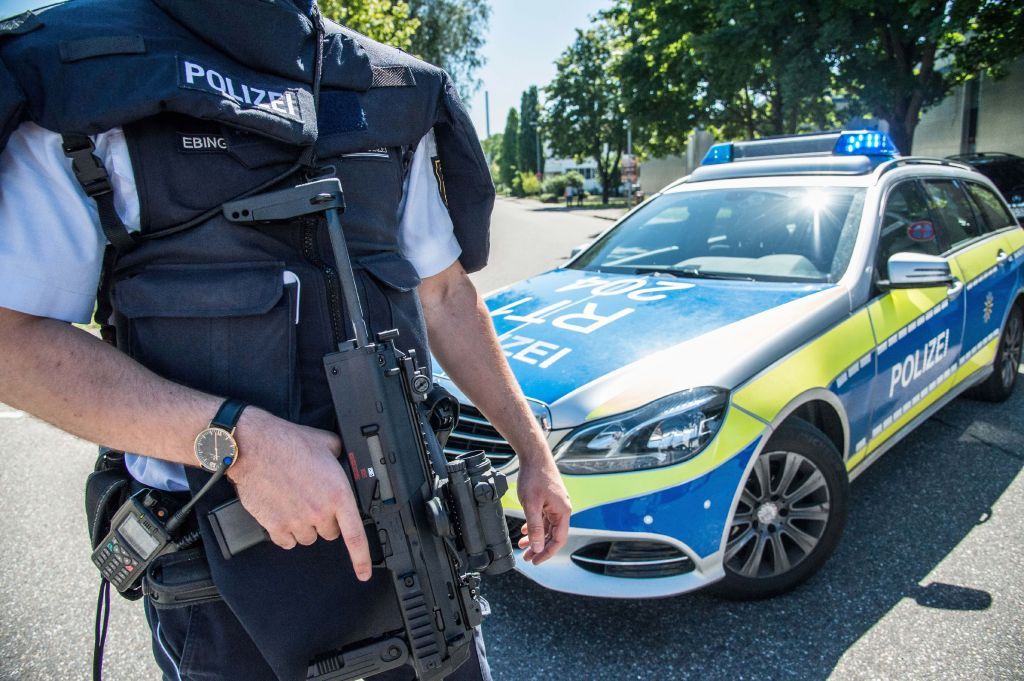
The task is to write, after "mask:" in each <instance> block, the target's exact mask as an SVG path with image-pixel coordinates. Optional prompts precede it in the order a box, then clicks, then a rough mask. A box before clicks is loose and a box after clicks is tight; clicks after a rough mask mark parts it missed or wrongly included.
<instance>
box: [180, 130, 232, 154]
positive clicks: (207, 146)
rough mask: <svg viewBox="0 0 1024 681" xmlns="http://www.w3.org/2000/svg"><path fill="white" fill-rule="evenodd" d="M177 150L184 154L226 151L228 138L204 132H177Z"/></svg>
mask: <svg viewBox="0 0 1024 681" xmlns="http://www.w3.org/2000/svg"><path fill="white" fill-rule="evenodd" d="M177 147H178V151H180V152H182V153H185V154H216V153H218V152H222V151H227V149H228V138H227V137H225V136H224V135H217V134H214V133H205V132H196V133H192V132H179V133H178V134H177Z"/></svg>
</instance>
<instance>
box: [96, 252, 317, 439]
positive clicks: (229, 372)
mask: <svg viewBox="0 0 1024 681" xmlns="http://www.w3.org/2000/svg"><path fill="white" fill-rule="evenodd" d="M287 274H288V273H286V271H285V269H284V264H283V263H280V262H259V263H235V264H212V265H211V264H201V265H200V264H196V265H188V264H186V265H158V266H150V267H147V268H146V269H144V270H142V271H141V272H139V273H138V274H135V275H134V276H131V277H129V278H126V279H123V280H120V281H118V282H117V283H116V284H115V287H114V306H115V309H116V311H117V313H118V316H119V317H120V320H121V322H122V323H121V324H119V326H121V327H122V329H121V332H120V333H119V338H118V344H119V345H120V347H122V349H124V350H125V351H126V352H127V353H128V354H129V355H131V356H132V357H133V358H135V359H136V360H137V361H138V362H140V363H141V364H142V365H144V366H146V367H148V368H149V369H151V370H152V371H154V372H156V373H157V374H160V375H161V376H164V377H165V378H168V379H170V380H173V381H176V382H178V383H182V384H184V385H187V386H190V387H192V388H196V389H197V390H202V391H205V392H209V393H212V394H214V395H221V396H224V397H235V398H239V399H242V400H245V401H246V402H249V403H250V404H253V405H256V406H259V407H261V408H263V409H266V410H267V411H269V412H271V413H273V414H276V415H277V416H280V417H282V418H288V419H291V420H294V419H296V418H297V416H298V402H299V400H298V390H297V387H298V386H297V381H296V368H295V344H296V320H297V316H296V313H297V309H298V283H297V281H296V280H295V277H294V275H293V276H292V277H288V276H287ZM289 281H291V282H292V283H288V282H289Z"/></svg>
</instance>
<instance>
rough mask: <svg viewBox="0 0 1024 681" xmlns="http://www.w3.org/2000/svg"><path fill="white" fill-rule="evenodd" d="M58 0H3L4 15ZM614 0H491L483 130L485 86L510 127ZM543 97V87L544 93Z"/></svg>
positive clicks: (498, 124) (499, 121)
mask: <svg viewBox="0 0 1024 681" xmlns="http://www.w3.org/2000/svg"><path fill="white" fill-rule="evenodd" d="M50 1H52V0H0V16H6V15H9V14H14V13H15V12H18V11H21V10H23V9H26V8H31V7H39V6H41V5H46V4H49V2H50ZM611 6H612V0H491V21H490V28H489V29H488V31H487V43H486V44H485V45H484V48H483V56H484V57H485V58H486V60H487V63H486V64H484V66H483V67H482V68H481V69H480V70H479V71H478V73H477V77H478V78H479V79H480V80H481V81H482V83H483V85H482V86H481V87H480V90H479V91H478V92H477V93H476V95H475V96H474V97H473V98H472V99H471V100H470V101H468V102H467V105H468V106H469V108H470V113H471V114H472V116H473V124H474V125H475V126H476V130H477V134H478V135H479V136H480V137H481V139H482V138H484V137H486V135H487V124H486V115H485V111H486V107H485V106H484V92H485V91H487V92H489V93H490V97H491V132H492V133H495V132H501V131H502V130H504V129H505V117H506V116H508V110H509V109H511V108H512V107H515V108H516V109H518V108H519V98H520V97H521V96H522V94H523V91H524V90H526V88H528V87H530V86H531V85H536V86H537V87H541V88H542V87H544V86H545V85H547V84H548V83H550V82H551V80H552V79H553V78H554V76H555V59H557V58H558V56H559V55H560V54H561V53H562V51H563V50H565V48H567V47H568V46H569V45H570V44H571V43H572V41H573V40H574V39H575V38H576V29H577V28H586V27H587V26H588V25H589V24H590V17H591V16H593V15H594V14H596V13H597V12H599V11H601V10H603V9H608V8H610V7H611ZM541 98H542V99H543V93H541Z"/></svg>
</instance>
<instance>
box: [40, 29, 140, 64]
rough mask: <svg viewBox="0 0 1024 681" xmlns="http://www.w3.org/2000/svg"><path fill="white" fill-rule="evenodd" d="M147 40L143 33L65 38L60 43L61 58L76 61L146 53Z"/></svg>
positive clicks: (65, 60) (66, 60)
mask: <svg viewBox="0 0 1024 681" xmlns="http://www.w3.org/2000/svg"><path fill="white" fill-rule="evenodd" d="M145 53H146V41H144V40H143V39H142V36H141V35H110V36H98V37H95V38H81V39H79V40H63V41H61V43H60V60H61V61H62V62H65V63H67V62H76V61H81V60H83V59H90V58H92V57H105V56H107V55H110V54H145Z"/></svg>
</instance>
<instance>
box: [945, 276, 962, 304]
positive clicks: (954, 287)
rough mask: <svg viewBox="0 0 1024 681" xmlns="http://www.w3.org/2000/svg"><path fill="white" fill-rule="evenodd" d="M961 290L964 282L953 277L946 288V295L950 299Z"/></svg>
mask: <svg viewBox="0 0 1024 681" xmlns="http://www.w3.org/2000/svg"><path fill="white" fill-rule="evenodd" d="M963 290H964V282H962V281H960V280H959V279H954V280H953V283H952V284H950V285H949V288H948V289H946V297H947V298H949V299H950V300H952V299H954V298H956V297H957V296H959V295H960V294H961V293H963Z"/></svg>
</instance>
